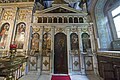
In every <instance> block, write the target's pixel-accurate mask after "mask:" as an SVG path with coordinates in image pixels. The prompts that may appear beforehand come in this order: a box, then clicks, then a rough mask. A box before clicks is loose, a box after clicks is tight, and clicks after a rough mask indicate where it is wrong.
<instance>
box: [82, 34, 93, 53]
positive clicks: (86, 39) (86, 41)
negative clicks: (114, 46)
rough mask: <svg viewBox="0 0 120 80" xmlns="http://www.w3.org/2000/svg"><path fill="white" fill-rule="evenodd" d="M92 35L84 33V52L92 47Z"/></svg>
mask: <svg viewBox="0 0 120 80" xmlns="http://www.w3.org/2000/svg"><path fill="white" fill-rule="evenodd" d="M89 38H90V36H89V35H88V34H87V33H83V34H82V46H83V52H87V50H88V49H90V48H91V42H90V39H89Z"/></svg>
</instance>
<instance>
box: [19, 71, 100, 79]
mask: <svg viewBox="0 0 120 80" xmlns="http://www.w3.org/2000/svg"><path fill="white" fill-rule="evenodd" d="M70 77H71V80H102V79H100V78H99V77H98V76H97V75H95V74H93V73H92V74H88V75H87V76H86V75H70ZM19 80H51V75H47V74H46V75H45V74H44V75H39V73H37V72H30V73H29V74H28V75H26V76H23V77H22V78H20V79H19Z"/></svg>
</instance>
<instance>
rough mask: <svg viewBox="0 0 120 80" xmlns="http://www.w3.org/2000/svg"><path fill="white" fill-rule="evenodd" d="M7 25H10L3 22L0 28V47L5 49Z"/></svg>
mask: <svg viewBox="0 0 120 80" xmlns="http://www.w3.org/2000/svg"><path fill="white" fill-rule="evenodd" d="M9 27H10V24H9V23H4V24H3V25H2V27H1V28H0V49H5V45H6V42H7V38H8V31H9Z"/></svg>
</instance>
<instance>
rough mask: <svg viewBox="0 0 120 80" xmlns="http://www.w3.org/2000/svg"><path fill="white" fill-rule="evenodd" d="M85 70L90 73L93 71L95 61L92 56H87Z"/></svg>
mask: <svg viewBox="0 0 120 80" xmlns="http://www.w3.org/2000/svg"><path fill="white" fill-rule="evenodd" d="M84 58H85V70H86V71H90V70H93V59H92V56H85V57H84Z"/></svg>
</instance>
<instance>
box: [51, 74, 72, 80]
mask: <svg viewBox="0 0 120 80" xmlns="http://www.w3.org/2000/svg"><path fill="white" fill-rule="evenodd" d="M51 80H71V79H70V76H69V75H52V78H51Z"/></svg>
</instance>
